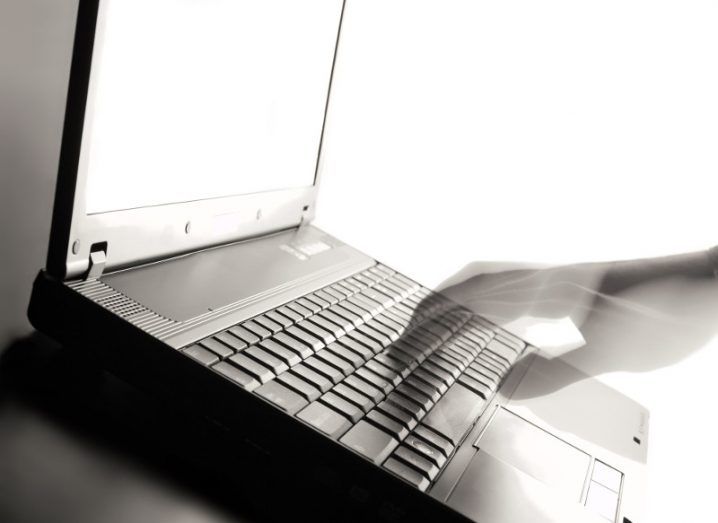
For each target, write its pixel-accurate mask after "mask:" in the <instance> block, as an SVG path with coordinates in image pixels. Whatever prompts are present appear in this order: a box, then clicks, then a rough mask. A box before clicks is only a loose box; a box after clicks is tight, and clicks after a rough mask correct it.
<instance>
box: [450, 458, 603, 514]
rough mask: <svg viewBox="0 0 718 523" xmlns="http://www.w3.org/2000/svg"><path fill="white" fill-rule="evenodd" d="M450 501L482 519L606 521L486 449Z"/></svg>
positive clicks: (469, 467)
mask: <svg viewBox="0 0 718 523" xmlns="http://www.w3.org/2000/svg"><path fill="white" fill-rule="evenodd" d="M448 504H449V506H451V507H452V508H454V509H455V510H457V511H459V512H461V513H462V514H464V515H466V516H467V517H469V518H471V519H473V520H474V521H477V522H479V523H519V522H520V523H524V522H526V523H558V522H560V523H599V522H601V523H606V520H605V519H603V518H601V517H600V516H597V515H595V514H593V513H592V512H589V511H587V510H586V509H584V507H583V506H582V505H581V504H579V503H576V502H571V501H567V500H566V499H565V498H564V497H563V496H561V495H560V494H558V493H557V491H556V490H555V489H553V488H551V487H549V486H547V485H545V484H544V483H542V482H541V481H539V480H537V479H535V478H533V477H531V476H530V475H529V474H527V473H525V472H523V471H521V470H519V469H517V468H516V467H513V466H511V465H509V464H507V463H504V462H503V461H501V460H500V459H498V458H496V457H494V456H492V455H491V454H489V453H488V452H485V451H483V450H480V451H479V452H477V453H476V455H475V456H474V457H473V459H472V460H471V462H470V463H469V466H468V467H467V469H466V473H465V474H464V476H463V477H462V478H461V481H460V482H459V485H458V486H457V488H456V489H455V490H454V493H453V494H452V495H451V497H450V498H449V500H448Z"/></svg>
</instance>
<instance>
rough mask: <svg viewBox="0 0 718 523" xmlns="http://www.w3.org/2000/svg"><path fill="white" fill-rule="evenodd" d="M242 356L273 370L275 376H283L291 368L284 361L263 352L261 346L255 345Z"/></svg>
mask: <svg viewBox="0 0 718 523" xmlns="http://www.w3.org/2000/svg"><path fill="white" fill-rule="evenodd" d="M242 354H244V355H246V356H248V357H250V358H252V359H253V360H255V361H257V362H259V363H261V364H262V365H264V366H265V367H269V368H270V369H272V372H274V374H281V373H282V372H284V371H285V370H287V369H288V368H289V366H288V365H287V364H286V363H284V362H283V361H282V360H280V359H279V358H277V357H276V356H274V355H273V354H271V353H269V352H267V351H266V350H263V349H261V348H260V347H259V345H253V346H251V347H249V348H248V349H246V350H245V351H244V352H242Z"/></svg>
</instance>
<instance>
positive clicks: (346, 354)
mask: <svg viewBox="0 0 718 523" xmlns="http://www.w3.org/2000/svg"><path fill="white" fill-rule="evenodd" d="M326 350H328V351H330V352H332V353H333V354H336V355H337V356H338V357H339V358H342V359H344V360H346V361H347V362H349V364H350V365H351V367H352V369H356V368H357V367H360V366H361V365H363V364H364V361H365V360H364V358H363V357H362V356H361V355H359V354H357V353H356V352H354V351H352V350H349V349H347V348H346V347H345V346H344V345H341V344H340V343H339V342H334V343H332V344H331V345H328V346H327V349H326ZM320 352H321V351H320Z"/></svg>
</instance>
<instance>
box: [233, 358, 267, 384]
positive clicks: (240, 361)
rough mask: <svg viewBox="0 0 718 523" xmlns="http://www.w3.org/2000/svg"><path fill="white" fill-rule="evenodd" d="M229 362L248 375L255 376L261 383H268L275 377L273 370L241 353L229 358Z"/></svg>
mask: <svg viewBox="0 0 718 523" xmlns="http://www.w3.org/2000/svg"><path fill="white" fill-rule="evenodd" d="M229 361H230V362H232V364H234V365H236V366H237V367H239V368H240V369H241V370H243V371H244V372H246V373H247V374H249V375H251V376H254V378H256V379H257V380H258V381H259V382H260V383H266V382H268V381H269V380H271V379H272V378H273V377H274V374H273V373H272V371H271V370H269V369H268V368H267V367H265V366H264V365H262V364H261V363H257V362H256V361H254V360H253V359H251V358H248V357H247V356H245V355H244V354H243V353H241V352H240V353H239V354H235V355H234V356H232V357H231V358H229Z"/></svg>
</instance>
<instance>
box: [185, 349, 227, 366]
mask: <svg viewBox="0 0 718 523" xmlns="http://www.w3.org/2000/svg"><path fill="white" fill-rule="evenodd" d="M182 352H184V353H185V354H186V355H187V356H189V357H191V358H193V359H195V360H197V361H198V362H200V363H201V364H202V365H212V364H213V363H217V362H218V361H219V358H218V357H217V355H216V354H215V353H214V352H212V351H209V350H207V349H205V348H204V347H200V346H199V345H190V346H189V347H187V348H186V349H184V350H183V351H182Z"/></svg>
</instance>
